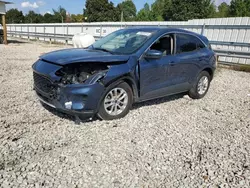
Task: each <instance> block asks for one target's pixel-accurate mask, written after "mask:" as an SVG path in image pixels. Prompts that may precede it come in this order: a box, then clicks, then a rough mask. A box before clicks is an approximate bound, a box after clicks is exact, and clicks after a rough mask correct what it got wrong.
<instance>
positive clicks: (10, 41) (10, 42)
mask: <svg viewBox="0 0 250 188" xmlns="http://www.w3.org/2000/svg"><path fill="white" fill-rule="evenodd" d="M25 43H28V42H26V41H20V40H8V44H25Z"/></svg>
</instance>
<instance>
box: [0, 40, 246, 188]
mask: <svg viewBox="0 0 250 188" xmlns="http://www.w3.org/2000/svg"><path fill="white" fill-rule="evenodd" d="M63 47H64V46H49V45H46V44H41V43H40V44H38V43H11V44H9V45H8V46H3V45H0V64H1V65H0V96H1V98H0V108H1V111H0V187H25V188H26V187H36V188H37V187H69V188H71V187H74V188H76V187H145V188H146V187H250V96H248V94H250V74H249V73H244V72H236V71H232V70H227V69H219V70H218V71H217V73H216V75H215V79H214V81H213V82H212V85H211V88H210V91H209V93H208V94H207V96H206V97H205V98H204V99H202V100H192V99H190V98H189V97H188V96H175V97H167V98H163V99H159V100H153V101H150V102H146V103H142V104H136V105H135V106H134V107H133V109H132V110H131V112H130V113H129V115H128V116H126V117H125V118H123V119H120V120H116V121H110V122H107V121H99V120H95V121H93V122H87V123H81V124H80V125H76V124H75V123H74V121H72V119H70V118H67V117H66V116H61V115H60V114H57V113H51V112H50V111H48V110H46V109H45V108H43V107H42V106H41V104H40V103H39V101H38V100H37V99H36V96H35V94H34V91H33V90H32V70H31V65H32V64H33V62H34V61H35V60H36V59H37V57H38V56H39V55H40V54H41V53H44V52H48V51H52V50H55V49H59V48H63Z"/></svg>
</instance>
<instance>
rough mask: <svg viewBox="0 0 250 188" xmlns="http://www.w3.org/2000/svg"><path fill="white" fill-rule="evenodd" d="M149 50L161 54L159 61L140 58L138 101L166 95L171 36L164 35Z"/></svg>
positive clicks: (171, 57)
mask: <svg viewBox="0 0 250 188" xmlns="http://www.w3.org/2000/svg"><path fill="white" fill-rule="evenodd" d="M149 50H158V51H161V52H162V53H163V56H162V57H161V58H160V59H147V58H141V60H140V62H139V64H140V100H148V99H153V98H158V97H161V96H164V95H166V94H167V93H168V90H167V85H168V75H167V74H168V69H169V65H170V62H172V61H173V59H174V57H173V55H172V54H173V36H171V35H166V36H163V37H161V38H160V39H159V40H157V41H156V42H155V43H154V44H153V45H152V46H151V47H150V49H149Z"/></svg>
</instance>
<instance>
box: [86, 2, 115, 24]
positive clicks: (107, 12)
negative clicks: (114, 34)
mask: <svg viewBox="0 0 250 188" xmlns="http://www.w3.org/2000/svg"><path fill="white" fill-rule="evenodd" d="M85 7H86V9H85V10H84V17H87V21H88V22H105V21H106V22H107V21H118V20H119V16H118V11H117V8H116V7H114V4H113V3H112V2H109V1H108V0H86V4H85Z"/></svg>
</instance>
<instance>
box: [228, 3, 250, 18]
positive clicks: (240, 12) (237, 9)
mask: <svg viewBox="0 0 250 188" xmlns="http://www.w3.org/2000/svg"><path fill="white" fill-rule="evenodd" d="M249 5H250V2H249V0H232V1H231V4H230V8H229V12H230V16H234V17H244V16H249V15H250V10H249V9H250V8H249ZM247 6H248V7H247Z"/></svg>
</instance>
